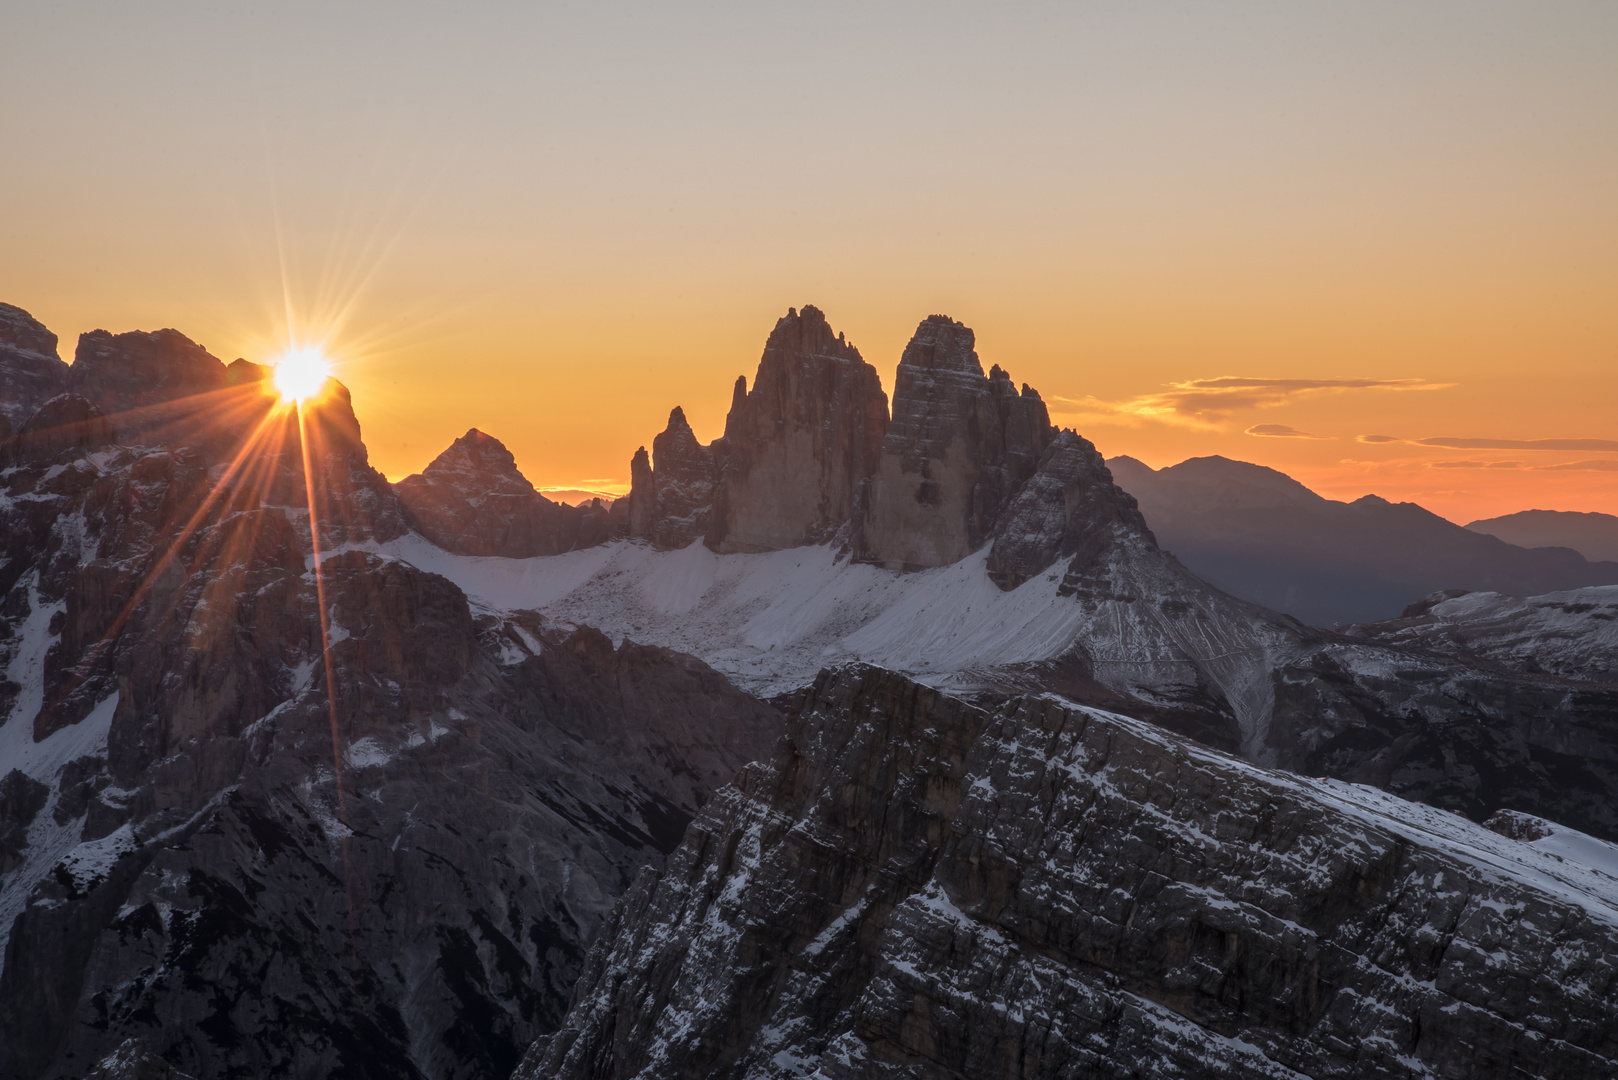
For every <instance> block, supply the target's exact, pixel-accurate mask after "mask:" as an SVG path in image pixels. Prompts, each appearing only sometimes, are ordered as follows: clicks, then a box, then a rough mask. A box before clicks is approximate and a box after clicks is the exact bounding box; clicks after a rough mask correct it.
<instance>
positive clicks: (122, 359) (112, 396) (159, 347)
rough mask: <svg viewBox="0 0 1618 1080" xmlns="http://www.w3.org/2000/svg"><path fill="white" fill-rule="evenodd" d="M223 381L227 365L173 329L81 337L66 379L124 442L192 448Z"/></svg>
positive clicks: (212, 414) (216, 407)
mask: <svg viewBox="0 0 1618 1080" xmlns="http://www.w3.org/2000/svg"><path fill="white" fill-rule="evenodd" d="M228 382H229V379H228V377H227V376H226V373H225V365H224V364H223V363H221V362H220V361H219V360H218V359H217V358H216V357H214V356H212V355H210V354H209V352H208V350H206V349H204V348H203V347H202V346H200V345H198V344H197V343H196V342H194V341H192V340H191V339H190V338H188V337H186V336H185V335H184V334H182V333H180V332H179V331H178V330H153V331H149V332H148V331H143V330H132V331H130V332H128V333H124V334H110V333H108V332H107V331H105V330H92V331H90V332H89V333H87V334H80V335H79V347H78V351H77V352H76V353H75V354H74V357H73V367H72V370H71V372H70V374H69V379H68V383H69V386H70V387H71V389H72V390H73V392H74V393H76V394H79V395H81V396H83V397H85V398H88V399H89V400H90V401H91V402H93V403H94V404H95V406H96V408H98V409H100V410H101V411H102V412H103V413H105V414H106V415H107V416H108V417H109V418H110V419H111V420H112V423H113V427H114V428H115V429H116V430H117V432H118V438H119V439H120V440H121V441H123V442H141V441H153V442H163V441H172V440H175V439H186V440H188V441H195V440H196V439H197V438H198V432H197V429H198V428H200V427H205V426H207V425H208V422H209V421H210V420H211V419H214V418H215V417H217V416H218V414H219V410H220V406H221V404H222V402H221V400H220V399H219V398H218V396H217V394H218V391H221V390H223V389H225V387H226V385H227V384H228Z"/></svg>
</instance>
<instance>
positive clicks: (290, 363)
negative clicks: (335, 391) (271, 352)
mask: <svg viewBox="0 0 1618 1080" xmlns="http://www.w3.org/2000/svg"><path fill="white" fill-rule="evenodd" d="M330 374H331V364H330V363H329V362H328V361H327V360H326V357H325V355H324V354H323V353H322V352H321V351H320V350H319V349H293V350H292V351H290V352H288V353H287V354H286V355H285V356H283V357H281V359H279V360H277V361H276V362H275V388H276V389H277V390H279V391H280V392H281V400H282V401H287V402H292V401H299V402H301V401H308V400H309V399H310V398H312V397H314V396H315V395H316V394H318V393H320V388H321V387H323V386H325V385H326V378H327V377H328V376H329V375H330Z"/></svg>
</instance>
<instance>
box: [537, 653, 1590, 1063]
mask: <svg viewBox="0 0 1618 1080" xmlns="http://www.w3.org/2000/svg"><path fill="white" fill-rule="evenodd" d="M1615 941H1618V880H1615V879H1612V878H1609V877H1607V876H1606V875H1604V874H1602V873H1600V872H1598V871H1595V870H1593V869H1590V868H1588V867H1586V866H1583V865H1580V864H1578V863H1576V862H1572V861H1569V860H1566V859H1558V858H1556V857H1554V856H1553V855H1550V854H1547V853H1543V852H1540V851H1538V850H1535V849H1533V848H1532V847H1531V846H1530V845H1528V844H1526V843H1521V842H1519V841H1516V840H1513V839H1509V838H1507V837H1503V836H1499V835H1496V834H1495V833H1493V832H1490V831H1488V830H1486V829H1483V828H1482V827H1480V826H1476V825H1472V824H1470V823H1468V822H1465V821H1463V820H1461V819H1459V818H1456V817H1454V816H1453V815H1449V814H1447V813H1444V812H1442V811H1435V810H1431V809H1429V808H1426V807H1421V806H1416V805H1413V804H1408V803H1403V802H1401V801H1400V800H1398V799H1394V798H1391V797H1388V796H1385V795H1383V794H1381V793H1379V792H1376V791H1372V790H1369V789H1364V788H1356V787H1354V786H1352V785H1345V784H1340V783H1334V782H1329V781H1307V780H1302V779H1299V778H1296V777H1291V776H1287V775H1285V774H1279V773H1273V772H1268V771H1266V770H1263V769H1258V768H1255V767H1253V766H1250V765H1248V764H1246V763H1244V762H1241V761H1239V760H1236V759H1234V758H1229V757H1226V756H1224V755H1221V754H1218V753H1215V752H1212V751H1207V750H1203V749H1200V748H1198V747H1196V746H1194V745H1192V744H1188V743H1185V742H1182V741H1179V740H1177V739H1175V738H1174V737H1172V736H1168V735H1165V734H1164V733H1163V732H1161V731H1160V730H1157V729H1154V728H1152V727H1151V726H1149V725H1144V724H1141V723H1139V722H1137V721H1132V720H1129V719H1126V718H1124V717H1120V716H1116V715H1112V714H1108V713H1104V712H1099V711H1096V710H1091V709H1084V708H1077V707H1073V706H1071V705H1068V704H1064V703H1062V702H1060V701H1056V700H1052V699H1019V700H1016V701H1013V702H1010V703H1008V704H1007V705H1006V706H1005V707H1003V708H1001V709H999V710H998V711H996V712H993V713H989V712H984V711H981V710H979V709H975V708H972V707H970V706H967V705H965V704H963V703H961V702H959V701H955V700H952V699H950V698H948V697H946V696H944V695H942V694H939V693H937V692H935V691H931V690H928V689H926V688H924V687H921V686H918V685H916V684H915V683H912V682H909V681H908V680H905V679H903V678H901V677H899V676H896V675H893V674H891V673H887V672H882V671H878V670H875V669H870V668H856V669H850V670H846V671H844V672H841V673H836V674H825V675H822V677H821V678H820V679H819V680H818V681H817V682H816V684H815V686H814V688H813V690H812V691H811V692H810V693H809V694H808V696H807V697H806V699H805V700H804V702H803V704H802V706H801V708H800V709H799V710H798V712H797V713H796V715H795V716H794V717H793V718H792V719H791V720H790V721H789V726H788V737H787V739H785V740H783V742H782V744H781V745H780V746H779V747H778V749H777V750H776V752H775V754H774V755H773V756H772V757H771V759H770V760H769V761H768V762H765V763H761V764H758V765H754V766H750V767H749V768H748V770H747V771H746V772H745V773H744V774H743V776H742V778H741V779H740V780H739V781H738V784H737V786H736V787H735V788H732V789H727V790H725V791H724V792H722V793H721V795H720V796H719V797H718V798H716V799H715V800H714V801H713V803H711V804H710V805H709V807H708V809H707V810H705V811H704V813H703V814H702V815H701V816H700V817H699V818H698V820H697V821H696V822H695V823H694V824H693V825H692V827H691V828H690V829H689V830H688V832H687V835H686V839H685V842H684V843H683V844H682V845H681V847H680V848H679V850H678V851H676V852H675V853H674V855H673V856H672V857H671V858H670V860H669V861H668V864H667V865H666V867H665V868H664V869H663V870H662V872H661V873H653V872H648V873H646V874H643V875H642V877H641V878H640V879H639V880H638V881H637V882H636V884H635V886H634V887H633V888H632V889H631V890H630V891H629V893H628V894H627V895H626V896H625V898H624V900H623V902H622V903H621V904H620V906H619V907H618V909H617V910H616V911H615V912H614V914H613V916H612V918H611V920H610V921H609V923H608V924H607V926H606V928H605V930H604V932H603V934H602V936H601V939H600V940H599V942H598V943H597V945H596V946H595V947H594V948H593V949H592V951H591V954H590V957H589V959H588V960H587V962H586V965H585V969H584V974H583V977H582V978H581V979H580V982H579V985H578V987H577V988H576V990H575V996H574V999H573V1005H572V1007H571V1009H570V1011H569V1014H568V1016H567V1018H566V1020H565V1021H564V1023H563V1025H562V1027H561V1029H560V1030H559V1031H558V1032H556V1033H555V1034H554V1035H552V1036H550V1037H548V1038H546V1039H542V1040H540V1041H539V1042H537V1043H536V1044H535V1046H534V1047H533V1049H531V1050H530V1052H529V1055H528V1057H527V1059H526V1060H525V1062H524V1064H523V1066H522V1067H521V1068H520V1069H519V1070H518V1074H517V1075H518V1076H519V1077H523V1078H537V1077H546V1078H552V1077H555V1078H563V1080H565V1078H571V1077H580V1078H583V1077H589V1078H591V1080H606V1078H616V1077H631V1076H634V1077H641V1078H646V1080H653V1078H657V1077H695V1076H727V1077H736V1078H743V1077H747V1078H752V1077H760V1078H762V1077H772V1078H773V1077H783V1078H784V1077H792V1076H805V1075H817V1076H824V1077H828V1078H832V1080H836V1078H843V1077H846V1078H850V1080H853V1078H855V1077H860V1078H869V1077H890V1076H891V1077H900V1076H935V1077H957V1078H974V1080H976V1078H992V1077H1017V1078H1020V1080H1032V1078H1039V1077H1069V1076H1076V1075H1083V1076H1097V1077H1120V1078H1122V1077H1136V1076H1146V1075H1149V1076H1156V1077H1186V1078H1192V1077H1204V1076H1209V1075H1239V1076H1255V1077H1277V1078H1282V1077H1285V1078H1297V1077H1305V1076H1307V1077H1333V1076H1341V1077H1348V1076H1381V1077H1390V1078H1391V1077H1410V1078H1412V1080H1414V1078H1417V1077H1421V1078H1428V1077H1435V1076H1437V1077H1462V1076H1465V1077H1474V1078H1488V1077H1502V1078H1503V1077H1514V1076H1519V1075H1534V1076H1539V1077H1547V1078H1569V1080H1571V1078H1591V1080H1594V1078H1597V1077H1606V1076H1610V1075H1613V1072H1614V1070H1615V1069H1618V999H1615V998H1614V997H1613V996H1612V994H1611V992H1610V991H1611V988H1612V986H1613V985H1614V981H1615V979H1618V949H1615V946H1614V942H1615Z"/></svg>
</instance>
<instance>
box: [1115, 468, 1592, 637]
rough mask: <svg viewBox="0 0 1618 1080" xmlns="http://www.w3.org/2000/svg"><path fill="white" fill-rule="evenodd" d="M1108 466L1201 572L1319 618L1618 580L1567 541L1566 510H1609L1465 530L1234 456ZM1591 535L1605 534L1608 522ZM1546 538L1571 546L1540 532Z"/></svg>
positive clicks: (1352, 619) (1356, 619)
mask: <svg viewBox="0 0 1618 1080" xmlns="http://www.w3.org/2000/svg"><path fill="white" fill-rule="evenodd" d="M1107 466H1108V467H1109V468H1110V469H1111V470H1112V475H1113V478H1114V480H1115V481H1116V482H1117V483H1118V486H1119V487H1122V488H1123V489H1124V490H1125V491H1127V492H1129V493H1130V494H1131V495H1133V496H1135V498H1136V499H1137V500H1138V501H1139V503H1140V509H1141V513H1142V514H1143V515H1145V517H1146V523H1147V525H1149V526H1150V527H1151V529H1152V532H1153V534H1154V535H1156V537H1157V540H1158V543H1160V544H1161V545H1162V546H1163V547H1165V548H1167V549H1168V550H1169V551H1172V552H1173V553H1174V554H1175V555H1176V556H1177V557H1178V558H1179V559H1180V561H1181V562H1183V563H1184V564H1185V565H1186V566H1187V567H1188V568H1189V569H1190V570H1192V571H1193V572H1194V573H1196V574H1197V575H1198V576H1200V577H1202V578H1203V579H1204V580H1206V581H1208V582H1209V583H1211V584H1213V585H1217V586H1218V587H1219V588H1221V589H1224V590H1225V591H1227V592H1230V593H1233V594H1234V595H1236V596H1239V597H1241V598H1243V599H1244V600H1251V601H1253V602H1254V603H1258V604H1263V605H1264V606H1265V607H1269V608H1274V609H1275V610H1277V611H1283V612H1286V613H1287V614H1289V615H1292V616H1294V617H1296V618H1298V619H1300V620H1301V621H1303V622H1306V623H1310V624H1312V625H1315V626H1347V625H1349V624H1351V623H1363V622H1374V621H1376V620H1379V619H1390V618H1394V617H1396V616H1398V615H1399V614H1400V613H1401V612H1402V611H1404V609H1405V608H1406V607H1408V606H1409V605H1410V604H1412V603H1413V602H1415V601H1416V600H1418V599H1420V598H1421V597H1424V596H1427V595H1428V594H1430V593H1434V592H1438V591H1442V590H1465V591H1469V592H1470V591H1489V592H1499V593H1507V594H1510V595H1514V596H1535V595H1538V594H1540V593H1549V592H1559V591H1562V590H1566V589H1576V588H1582V587H1585V586H1589V585H1611V584H1614V583H1618V562H1610V561H1603V562H1592V561H1590V559H1588V558H1586V556H1585V555H1584V554H1581V553H1580V551H1579V550H1574V549H1573V546H1572V544H1570V543H1567V542H1566V540H1565V539H1562V538H1563V537H1568V536H1570V535H1571V533H1572V532H1573V526H1570V525H1569V524H1567V523H1566V522H1563V521H1562V519H1563V518H1564V517H1565V518H1573V519H1579V520H1580V521H1582V520H1583V519H1585V518H1605V519H1606V520H1607V521H1609V522H1612V523H1613V524H1614V525H1618V519H1615V518H1610V517H1607V515H1604V514H1591V515H1585V514H1570V515H1557V516H1556V518H1555V521H1556V522H1557V524H1555V525H1550V524H1547V525H1545V526H1543V527H1540V526H1539V525H1538V523H1539V522H1540V521H1541V520H1543V519H1540V518H1537V517H1531V515H1534V514H1546V513H1549V512H1548V511H1531V512H1529V514H1514V515H1511V516H1510V517H1509V518H1496V519H1493V520H1492V521H1489V522H1474V523H1473V524H1471V525H1469V526H1466V527H1464V528H1463V527H1462V526H1460V525H1456V524H1455V523H1454V522H1451V521H1447V520H1445V519H1444V518H1441V517H1439V516H1438V515H1437V514H1434V513H1432V512H1431V511H1429V510H1425V509H1423V508H1422V507H1420V506H1417V505H1416V504H1415V503H1391V502H1388V501H1387V500H1386V499H1382V498H1379V497H1377V496H1375V495H1367V496H1365V497H1364V498H1360V499H1356V500H1354V501H1353V502H1351V503H1345V502H1338V501H1336V500H1334V499H1327V498H1324V497H1322V496H1320V495H1318V494H1316V493H1315V492H1313V491H1311V490H1309V489H1308V488H1307V487H1305V486H1304V485H1302V484H1300V483H1298V481H1296V480H1294V479H1292V477H1290V476H1287V475H1286V474H1285V473H1282V472H1277V471H1276V470H1275V469H1269V468H1265V467H1264V466H1262V465H1254V464H1251V463H1249V462H1245V461H1232V460H1230V459H1229V458H1225V457H1217V456H1215V457H1199V458H1191V459H1189V460H1187V461H1182V462H1180V463H1179V464H1178V465H1172V466H1169V467H1168V468H1165V469H1153V468H1152V467H1150V466H1149V465H1146V464H1145V463H1143V462H1140V461H1137V460H1136V459H1134V458H1132V457H1115V458H1109V459H1108V461H1107ZM1524 518H1528V519H1530V521H1531V522H1532V523H1533V524H1532V525H1530V524H1529V523H1528V522H1522V523H1519V519H1524ZM1499 523H1508V524H1504V525H1502V524H1499ZM1483 526H1487V528H1484V527H1483ZM1536 527H1539V528H1540V530H1541V531H1539V532H1534V531H1532V530H1533V529H1534V528H1536ZM1497 530H1498V531H1497ZM1491 533H1492V534H1494V535H1489V534H1491ZM1587 534H1588V535H1593V536H1598V535H1600V533H1599V523H1592V524H1591V525H1590V526H1588V527H1587ZM1614 535H1615V536H1618V532H1615V533H1614ZM1541 536H1545V537H1550V536H1555V537H1557V538H1558V542H1559V544H1560V546H1542V544H1541V543H1540V542H1539V541H1537V540H1535V539H1533V538H1537V537H1541ZM1519 537H1521V538H1522V539H1520V540H1519V539H1518V538H1519ZM1508 541H1511V542H1508ZM1530 541H1532V542H1533V543H1534V546H1531V547H1530V546H1517V545H1518V544H1519V543H1524V542H1530ZM1615 543H1618V541H1615ZM1592 550H1599V549H1597V548H1592Z"/></svg>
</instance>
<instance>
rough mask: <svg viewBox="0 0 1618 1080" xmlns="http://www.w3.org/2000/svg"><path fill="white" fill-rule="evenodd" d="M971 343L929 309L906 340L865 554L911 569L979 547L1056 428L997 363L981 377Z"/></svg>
mask: <svg viewBox="0 0 1618 1080" xmlns="http://www.w3.org/2000/svg"><path fill="white" fill-rule="evenodd" d="M973 345H974V337H973V334H972V331H971V330H970V329H968V328H967V327H965V326H963V325H961V324H960V323H958V322H955V321H954V320H953V319H950V318H948V317H946V316H943V315H931V316H929V317H928V318H926V319H924V320H923V321H922V323H921V325H920V326H918V327H917V328H916V333H915V336H914V337H912V338H911V339H910V344H908V345H907V346H905V351H904V355H903V356H902V357H900V360H899V370H898V374H897V376H896V377H895V380H894V386H893V420H892V422H891V423H890V424H889V425H888V431H887V435H886V436H885V437H884V438H883V440H882V453H881V458H880V461H879V463H878V465H877V468H876V471H875V474H874V475H873V476H872V478H871V489H870V498H869V501H868V503H867V504H866V505H865V508H864V514H863V517H862V520H861V521H860V522H859V526H858V527H859V529H860V533H861V539H860V541H859V544H858V550H857V552H856V555H857V557H858V558H860V559H861V560H862V561H866V562H874V563H878V564H880V565H882V566H886V567H888V568H890V569H894V570H917V569H923V568H926V567H931V566H944V565H947V564H949V563H952V562H955V561H956V560H958V559H960V558H963V557H964V556H966V555H969V554H971V553H972V552H974V551H976V550H978V549H979V548H980V547H982V546H983V545H984V544H985V543H987V542H988V541H989V539H990V536H991V533H992V531H993V529H994V525H995V522H996V521H997V520H998V519H999V517H1000V514H1001V512H1002V511H1003V510H1004V509H1005V507H1006V505H1007V503H1008V502H1009V501H1010V500H1011V497H1012V496H1013V495H1014V494H1016V492H1017V490H1018V489H1019V488H1020V487H1021V486H1022V484H1023V483H1024V482H1025V481H1026V480H1027V479H1028V478H1029V477H1030V476H1031V475H1033V472H1034V470H1035V468H1036V467H1037V465H1038V463H1039V460H1040V455H1041V454H1042V453H1043V452H1044V450H1045V447H1046V445H1047V444H1049V442H1050V441H1051V439H1052V438H1053V437H1054V436H1055V434H1056V432H1055V429H1054V428H1052V427H1051V423H1050V418H1049V416H1048V414H1047V413H1046V410H1045V403H1044V402H1043V401H1041V400H1040V398H1039V395H1038V394H1037V393H1035V392H1034V391H1033V390H1032V389H1031V388H1029V387H1028V386H1026V385H1025V386H1024V387H1023V389H1022V392H1021V393H1020V394H1019V393H1018V392H1017V389H1016V388H1015V387H1014V386H1013V385H1012V382H1011V378H1010V376H1008V375H1007V374H1006V373H1005V372H1003V371H1001V370H1000V369H999V368H998V367H996V368H994V369H993V370H992V371H991V372H990V373H989V375H988V377H985V376H984V374H983V366H982V365H981V364H980V363H979V362H978V356H977V353H976V351H974V349H973Z"/></svg>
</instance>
